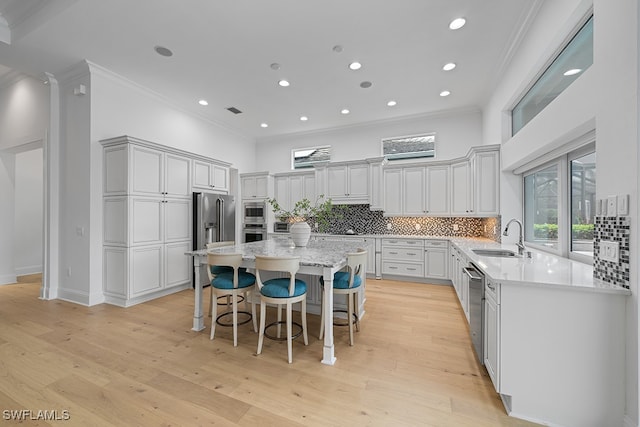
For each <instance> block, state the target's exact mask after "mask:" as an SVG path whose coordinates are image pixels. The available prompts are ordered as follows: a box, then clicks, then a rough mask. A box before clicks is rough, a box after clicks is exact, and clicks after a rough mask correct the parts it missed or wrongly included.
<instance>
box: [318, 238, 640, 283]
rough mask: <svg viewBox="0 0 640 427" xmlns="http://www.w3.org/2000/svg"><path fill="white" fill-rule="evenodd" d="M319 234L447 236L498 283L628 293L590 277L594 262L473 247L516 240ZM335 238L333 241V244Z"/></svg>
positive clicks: (512, 247) (502, 246) (503, 246)
mask: <svg viewBox="0 0 640 427" xmlns="http://www.w3.org/2000/svg"><path fill="white" fill-rule="evenodd" d="M311 235H312V236H318V237H361V238H382V239H384V238H391V239H424V240H448V241H449V242H451V243H452V244H454V245H456V246H457V247H458V248H459V249H460V250H462V251H463V252H464V254H465V255H466V256H467V258H468V259H469V260H470V261H471V262H473V263H474V264H475V265H476V266H477V267H479V268H480V269H481V270H482V272H483V273H484V274H485V275H486V276H488V277H489V278H490V279H493V280H495V281H497V282H500V283H501V284H505V285H508V284H518V285H530V286H541V287H563V288H566V289H575V290H577V291H592V292H605V293H616V294H623V295H631V291H630V290H629V289H626V288H623V287H622V286H618V285H614V284H611V283H607V282H603V281H601V280H598V279H594V277H593V266H592V265H589V264H585V263H582V262H579V261H574V260H571V259H568V258H564V257H559V256H557V255H553V254H550V253H547V252H544V251H539V250H535V249H531V248H527V251H530V252H531V255H532V256H531V258H526V257H509V258H500V257H491V256H481V255H477V254H476V253H474V252H473V251H472V249H508V250H511V251H514V252H516V253H517V252H518V248H517V247H516V245H515V244H502V243H498V242H495V241H493V240H491V239H487V238H482V237H451V236H426V235H401V234H355V235H346V234H326V233H312V234H311ZM335 243H336V242H332V244H335Z"/></svg>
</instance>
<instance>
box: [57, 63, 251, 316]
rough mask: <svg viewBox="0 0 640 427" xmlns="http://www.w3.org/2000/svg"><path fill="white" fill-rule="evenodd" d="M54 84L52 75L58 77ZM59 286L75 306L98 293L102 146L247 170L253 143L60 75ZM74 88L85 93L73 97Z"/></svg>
mask: <svg viewBox="0 0 640 427" xmlns="http://www.w3.org/2000/svg"><path fill="white" fill-rule="evenodd" d="M57 77H58V76H57ZM59 81H60V101H61V102H60V104H61V123H62V125H61V150H60V156H61V161H60V170H61V177H60V180H61V183H60V187H61V190H60V218H61V221H60V253H61V257H60V276H61V277H60V283H59V289H58V295H57V296H58V297H59V298H62V299H67V300H71V301H75V302H78V303H81V304H87V305H93V304H98V303H101V302H103V301H104V296H103V294H102V220H103V218H102V145H101V144H100V142H99V141H100V140H102V139H106V138H112V137H116V136H121V135H130V136H133V137H136V138H141V139H146V140H149V141H152V142H156V143H159V144H163V145H167V146H170V147H175V148H179V149H182V150H185V151H190V152H194V153H197V154H201V155H204V156H209V157H213V158H216V159H219V160H223V161H226V162H229V163H231V164H232V165H233V167H235V168H238V169H240V170H242V169H245V170H252V169H253V168H254V159H255V142H254V141H253V140H252V139H250V138H246V137H242V136H240V135H238V134H236V133H234V132H232V131H230V130H228V129H225V128H222V127H220V126H218V125H216V124H215V123H212V122H210V121H207V120H205V119H203V118H200V117H196V116H194V115H191V114H189V113H187V112H185V111H183V110H181V109H179V108H177V107H175V106H174V105H172V104H171V103H170V102H168V101H167V100H165V99H163V98H161V97H159V96H157V95H156V94H154V93H152V92H150V91H149V90H147V89H145V88H144V87H142V86H140V85H137V84H136V83H133V82H131V81H128V80H125V79H124V78H122V77H120V76H117V75H115V74H113V73H111V72H110V71H108V70H106V69H104V68H101V67H99V66H97V65H96V64H91V63H88V62H82V63H80V64H77V65H76V66H75V67H73V68H72V69H70V70H67V72H66V73H65V75H63V76H59ZM80 84H82V85H84V86H85V87H86V94H85V95H80V96H76V95H74V89H75V88H77V87H78V86H79V85H80Z"/></svg>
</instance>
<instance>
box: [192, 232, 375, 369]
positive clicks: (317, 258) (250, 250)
mask: <svg viewBox="0 0 640 427" xmlns="http://www.w3.org/2000/svg"><path fill="white" fill-rule="evenodd" d="M360 248H363V245H362V243H361V242H349V241H340V242H336V241H323V240H310V241H309V244H308V245H307V246H306V247H296V246H294V245H293V243H292V241H291V239H289V238H287V237H281V238H272V239H269V240H262V241H259V242H252V243H243V244H238V245H235V246H225V247H222V248H216V249H209V250H206V249H203V250H198V251H190V252H187V253H186V254H187V255H189V256H193V265H194V267H195V275H196V277H195V283H196V287H195V303H194V313H193V330H195V331H201V330H202V329H204V327H205V326H204V313H203V310H202V301H203V300H202V284H201V283H202V282H201V281H200V274H199V271H200V265H201V264H202V263H206V259H207V252H208V251H209V252H218V253H241V254H242V266H243V267H247V268H255V257H256V255H263V256H297V257H300V270H298V273H300V274H310V275H315V276H322V278H323V280H324V282H325V286H324V297H325V301H326V304H325V305H324V306H323V310H324V321H325V323H324V330H325V334H324V346H323V353H322V363H324V364H326V365H333V364H334V363H335V361H336V357H335V350H334V343H333V275H334V273H335V272H336V271H338V270H340V269H341V268H343V267H344V266H345V265H346V264H347V253H350V252H356V251H357V250H358V249H360ZM364 249H367V248H366V247H365V248H364ZM363 285H364V284H363ZM364 287H365V286H363V288H364Z"/></svg>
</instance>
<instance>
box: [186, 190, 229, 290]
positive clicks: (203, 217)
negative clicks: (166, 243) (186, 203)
mask: <svg viewBox="0 0 640 427" xmlns="http://www.w3.org/2000/svg"><path fill="white" fill-rule="evenodd" d="M227 240H233V241H235V240H236V202H235V197H234V196H226V195H222V194H213V193H193V249H194V250H198V249H206V247H207V243H211V242H223V241H227ZM200 279H201V281H202V283H203V285H207V284H209V279H208V275H207V266H206V265H203V266H201V267H200ZM194 284H195V271H194Z"/></svg>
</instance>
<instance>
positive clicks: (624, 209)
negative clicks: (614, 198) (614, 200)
mask: <svg viewBox="0 0 640 427" xmlns="http://www.w3.org/2000/svg"><path fill="white" fill-rule="evenodd" d="M618 215H629V195H628V194H621V195H619V196H618Z"/></svg>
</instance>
